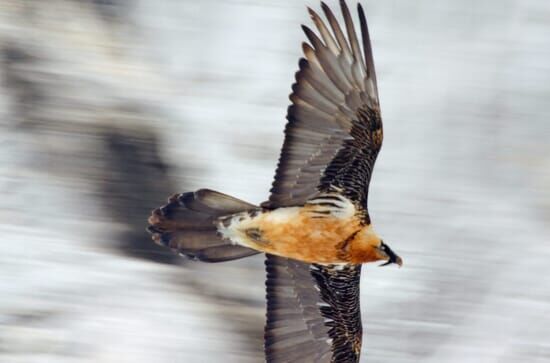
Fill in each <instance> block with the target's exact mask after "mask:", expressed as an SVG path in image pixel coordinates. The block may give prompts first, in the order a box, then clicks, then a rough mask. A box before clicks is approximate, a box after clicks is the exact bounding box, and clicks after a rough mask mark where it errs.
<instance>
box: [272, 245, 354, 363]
mask: <svg viewBox="0 0 550 363" xmlns="http://www.w3.org/2000/svg"><path fill="white" fill-rule="evenodd" d="M266 270H267V283H266V285H267V301H268V303H267V324H266V332H265V353H266V360H267V362H326V363H335V362H337V363H355V362H358V361H359V355H360V352H361V338H362V330H361V312H360V305H359V281H360V276H361V265H349V266H345V267H343V268H342V267H335V266H321V265H310V264H307V263H304V262H299V261H294V260H289V259H286V258H282V257H277V256H272V255H268V256H267V260H266Z"/></svg>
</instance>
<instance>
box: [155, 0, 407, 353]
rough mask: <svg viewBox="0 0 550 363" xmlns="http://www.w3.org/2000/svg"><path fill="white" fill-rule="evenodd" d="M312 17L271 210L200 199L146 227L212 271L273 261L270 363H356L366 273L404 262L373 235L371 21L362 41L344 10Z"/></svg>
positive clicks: (376, 142)
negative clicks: (365, 268)
mask: <svg viewBox="0 0 550 363" xmlns="http://www.w3.org/2000/svg"><path fill="white" fill-rule="evenodd" d="M321 5H322V8H323V12H324V13H325V16H326V18H327V20H328V26H327V25H326V24H325V23H324V21H323V20H322V19H321V17H320V16H319V15H318V14H317V13H315V12H314V11H313V10H311V9H310V15H311V18H312V20H313V22H314V23H315V26H316V27H317V30H318V32H319V34H320V38H319V36H317V35H316V34H315V33H314V32H313V31H312V30H310V29H309V28H308V27H305V26H304V27H303V29H304V32H305V34H306V36H307V38H308V39H309V41H310V44H307V43H304V44H302V49H303V52H304V55H305V58H302V59H300V62H299V67H300V69H299V71H298V72H297V73H296V83H295V84H294V85H293V86H292V91H293V92H292V94H291V95H290V100H291V101H292V105H291V106H290V107H289V108H288V112H287V119H288V123H287V125H286V128H285V141H284V144H283V147H282V151H281V156H280V159H279V164H278V166H277V171H276V173H275V180H274V182H273V187H272V188H271V196H270V197H269V200H268V201H267V202H265V203H263V204H262V205H261V206H255V205H253V204H250V203H247V202H244V201H242V200H239V199H236V198H234V197H231V196H228V195H225V194H222V193H219V192H215V191H212V190H208V189H201V190H198V191H195V192H188V193H182V194H176V195H174V196H172V197H171V198H170V199H169V200H168V204H166V205H164V206H162V207H160V208H157V209H155V210H154V211H153V213H152V215H151V217H149V224H150V225H149V228H148V229H149V231H150V232H151V233H152V235H153V240H154V241H155V242H156V243H158V244H161V245H164V246H167V247H169V248H171V249H172V250H174V251H176V252H178V253H180V254H182V255H185V256H188V257H191V258H194V259H197V260H201V261H205V262H222V261H228V260H235V259H239V258H243V257H247V256H251V255H254V254H257V253H261V252H263V253H265V254H266V262H265V265H266V272H267V281H266V289H267V294H266V297H267V323H266V328H265V353H266V361H267V362H323V363H329V362H330V363H356V362H358V361H359V356H360V352H361V342H362V325H361V313H360V305H359V281H360V274H361V266H362V264H363V263H367V262H372V261H377V260H385V261H387V263H386V264H388V263H397V264H399V265H401V263H402V261H401V258H400V257H399V256H397V255H396V254H395V253H394V252H393V251H392V250H391V249H390V248H389V246H387V245H386V244H385V243H384V242H383V241H382V239H381V238H380V237H379V236H378V235H377V234H376V233H375V232H374V229H373V227H372V224H371V218H370V215H369V213H368V208H367V200H368V189H369V182H370V179H371V176H372V172H373V168H374V163H375V161H376V158H377V156H378V152H379V151H380V148H381V146H382V139H383V131H382V117H381V113H380V103H379V97H378V85H377V80H376V73H375V70H374V59H373V55H372V47H371V43H370V37H369V31H368V28H367V22H366V17H365V14H364V11H363V8H362V7H361V5H358V14H359V24H360V31H361V37H360V38H358V37H357V35H356V32H355V28H354V24H353V20H352V17H351V13H350V11H349V9H348V7H347V5H346V4H345V1H344V0H341V1H340V5H341V9H342V15H343V18H344V24H345V28H344V29H345V33H346V34H347V38H346V35H345V34H344V30H342V28H341V27H340V25H339V23H338V21H337V19H336V17H335V15H334V14H333V12H332V11H331V10H330V8H329V7H328V6H327V5H325V4H324V3H321Z"/></svg>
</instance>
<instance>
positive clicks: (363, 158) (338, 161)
mask: <svg viewBox="0 0 550 363" xmlns="http://www.w3.org/2000/svg"><path fill="white" fill-rule="evenodd" d="M322 7H323V11H324V13H325V15H326V17H327V19H328V23H329V27H330V28H329V27H327V26H326V25H325V24H324V23H323V21H322V20H321V18H320V17H319V16H318V15H317V14H316V13H315V12H313V11H312V10H310V14H311V16H312V19H313V21H314V23H315V25H316V27H317V29H318V30H319V34H320V36H321V38H319V37H317V35H315V34H314V33H313V32H312V31H311V30H310V29H309V28H307V27H304V31H305V33H306V36H307V37H308V39H309V40H310V42H311V45H309V44H304V45H303V50H304V54H305V56H306V58H305V59H301V60H300V63H299V64H300V70H299V71H298V73H296V83H295V84H294V85H293V87H292V90H293V93H292V94H291V96H290V99H291V100H292V105H291V106H290V107H289V109H288V116H287V118H288V123H287V126H286V129H285V135H286V136H285V142H284V144H283V149H282V152H281V157H280V159H279V165H278V168H277V172H276V175H275V181H274V183H273V188H272V190H271V192H272V194H271V197H270V199H269V201H268V202H266V204H265V206H267V207H272V208H276V207H282V206H292V205H302V204H304V203H305V202H306V201H307V200H308V199H309V198H311V197H312V196H314V195H316V194H317V193H319V191H325V190H328V189H330V188H332V187H337V188H340V189H342V192H343V193H344V194H345V195H346V196H348V197H349V198H350V199H352V200H353V201H355V202H356V204H357V206H358V207H360V208H362V209H364V210H365V212H366V209H367V196H368V184H369V181H370V177H371V175H372V169H373V166H374V162H375V160H376V157H377V155H378V151H379V150H380V147H381V145H382V138H383V136H382V122H381V118H380V111H379V102H378V89H377V82H376V76H375V71H374V62H373V57H372V50H371V45H370V39H369V33H368V29H367V24H366V20H365V15H364V12H363V9H362V8H361V6H360V5H359V20H360V25H361V34H362V40H363V41H362V46H363V52H364V53H363V54H362V53H361V50H360V49H361V47H360V45H359V40H358V39H357V37H356V35H355V30H354V28H353V23H352V20H351V15H350V13H349V10H348V8H347V6H346V5H345V3H344V2H343V1H341V7H342V13H343V15H344V22H345V25H346V27H345V29H346V32H347V34H348V35H347V38H348V39H349V41H348V40H346V36H345V35H344V32H343V31H342V29H341V28H340V26H339V25H338V22H337V21H336V18H335V16H334V14H333V13H332V11H331V10H330V9H329V8H328V7H327V6H326V5H325V4H324V3H322ZM365 217H367V218H368V214H367V213H365ZM266 269H267V283H266V285H267V304H268V308H267V324H266V330H265V353H266V359H267V361H268V362H331V363H333V362H338V363H341V362H344V363H352V362H358V361H359V355H360V350H361V339H362V328H361V314H360V306H359V281H360V274H361V266H360V265H358V266H355V265H350V266H346V267H344V268H335V267H330V266H320V265H310V264H307V263H303V262H298V261H293V260H289V259H286V258H282V257H276V256H270V255H268V256H267V260H266Z"/></svg>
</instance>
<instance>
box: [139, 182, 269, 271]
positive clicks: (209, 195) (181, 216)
mask: <svg viewBox="0 0 550 363" xmlns="http://www.w3.org/2000/svg"><path fill="white" fill-rule="evenodd" d="M256 209H258V207H256V206H254V205H252V204H250V203H247V202H244V201H242V200H239V199H236V198H233V197H231V196H229V195H226V194H222V193H219V192H215V191H213V190H208V189H200V190H197V191H196V192H188V193H183V194H176V195H173V196H172V197H170V199H168V204H166V205H164V206H162V207H160V208H157V209H155V210H154V211H153V213H152V215H151V217H149V227H148V228H147V230H148V231H149V232H150V233H151V234H152V236H153V240H154V241H155V242H156V243H157V244H160V245H162V246H166V247H169V248H171V249H172V250H174V251H176V252H179V253H181V254H183V255H186V256H188V257H190V258H194V259H198V260H201V261H205V262H223V261H230V260H236V259H239V258H243V257H247V256H251V255H254V254H257V253H258V251H255V250H253V249H250V248H247V247H243V246H238V245H234V244H232V242H231V241H229V240H227V239H223V238H222V237H221V236H220V235H219V233H218V231H217V226H216V224H217V223H218V221H219V220H220V219H221V218H223V217H226V216H230V215H232V214H235V213H240V212H244V211H249V210H256Z"/></svg>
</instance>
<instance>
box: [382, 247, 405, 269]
mask: <svg viewBox="0 0 550 363" xmlns="http://www.w3.org/2000/svg"><path fill="white" fill-rule="evenodd" d="M380 251H382V252H383V253H385V254H386V255H387V256H388V262H386V263H383V264H381V265H380V267H382V266H386V265H389V264H392V263H395V264H397V265H399V267H401V266H403V259H401V257H399V256H397V255H396V254H395V252H393V251H392V249H391V248H390V246H388V245H386V244H385V243H384V242H382V244H381V245H380Z"/></svg>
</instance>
